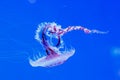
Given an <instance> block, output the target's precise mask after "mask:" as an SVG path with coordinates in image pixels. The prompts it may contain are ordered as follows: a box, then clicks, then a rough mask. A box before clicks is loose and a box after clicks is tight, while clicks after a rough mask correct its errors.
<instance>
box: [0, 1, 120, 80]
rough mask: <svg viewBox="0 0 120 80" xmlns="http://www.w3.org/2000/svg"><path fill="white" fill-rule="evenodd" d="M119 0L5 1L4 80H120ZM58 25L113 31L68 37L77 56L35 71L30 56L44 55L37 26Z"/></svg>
mask: <svg viewBox="0 0 120 80" xmlns="http://www.w3.org/2000/svg"><path fill="white" fill-rule="evenodd" d="M119 4H120V2H119V0H1V1H0V80H120V62H119V61H120V33H119V30H120V22H119V21H120V15H119V14H120V5H119ZM41 22H56V23H58V24H60V25H62V27H63V28H65V27H67V26H69V25H73V26H76V25H81V26H85V27H87V28H90V29H98V30H102V31H109V33H107V34H90V35H89V34H84V33H83V32H82V31H73V32H70V33H68V34H66V35H64V41H65V42H66V44H68V45H70V46H72V47H74V48H75V49H76V52H75V55H74V56H72V57H71V58H70V59H68V60H67V61H66V62H65V63H64V64H62V65H60V66H56V67H53V68H42V67H36V68H35V67H32V66H31V65H30V64H29V62H28V56H30V55H34V54H35V53H38V52H39V51H41V50H40V49H39V47H40V45H39V43H38V42H37V41H36V40H35V39H34V35H35V30H36V29H37V25H38V24H40V23H41Z"/></svg>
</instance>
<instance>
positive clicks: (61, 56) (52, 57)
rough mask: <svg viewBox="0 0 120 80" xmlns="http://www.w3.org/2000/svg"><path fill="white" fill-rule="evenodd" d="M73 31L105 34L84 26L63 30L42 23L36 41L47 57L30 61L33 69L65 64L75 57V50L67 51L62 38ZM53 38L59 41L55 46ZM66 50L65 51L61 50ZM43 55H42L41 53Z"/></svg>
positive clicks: (52, 24) (55, 25)
mask: <svg viewBox="0 0 120 80" xmlns="http://www.w3.org/2000/svg"><path fill="white" fill-rule="evenodd" d="M72 30H82V31H84V32H85V33H101V34H103V33H105V32H102V31H98V30H89V29H87V28H84V27H82V26H69V27H67V28H65V29H62V28H61V26H60V25H57V24H56V23H54V22H53V23H41V24H40V25H39V26H38V28H37V30H36V35H35V39H36V40H37V41H38V42H39V43H40V44H41V45H42V46H43V48H44V49H45V52H46V55H45V56H42V57H39V56H37V58H36V59H34V60H33V59H29V63H30V64H31V66H33V67H38V66H41V67H53V66H57V65H60V64H62V63H64V62H65V61H66V60H67V59H69V58H70V57H71V56H73V55H74V53H75V49H74V48H71V49H66V48H65V47H64V43H63V40H62V36H63V35H64V34H65V33H67V32H70V31H72ZM52 38H55V39H57V43H56V44H54V42H53V41H52ZM63 48H65V50H61V49H63ZM40 54H41V53H40Z"/></svg>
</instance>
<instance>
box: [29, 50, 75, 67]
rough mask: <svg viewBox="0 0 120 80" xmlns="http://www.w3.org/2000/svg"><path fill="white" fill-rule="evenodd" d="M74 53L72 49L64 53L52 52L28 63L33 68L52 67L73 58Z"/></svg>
mask: <svg viewBox="0 0 120 80" xmlns="http://www.w3.org/2000/svg"><path fill="white" fill-rule="evenodd" d="M74 53H75V50H74V49H71V50H69V51H64V52H60V51H59V52H58V53H55V52H52V53H51V54H49V55H46V56H43V57H38V58H37V59H36V60H32V59H30V60H29V63H30V64H31V65H32V66H33V67H39V66H41V67H53V66H57V65H60V64H63V63H64V62H65V61H66V60H67V59H68V58H70V57H71V56H73V55H74Z"/></svg>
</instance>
